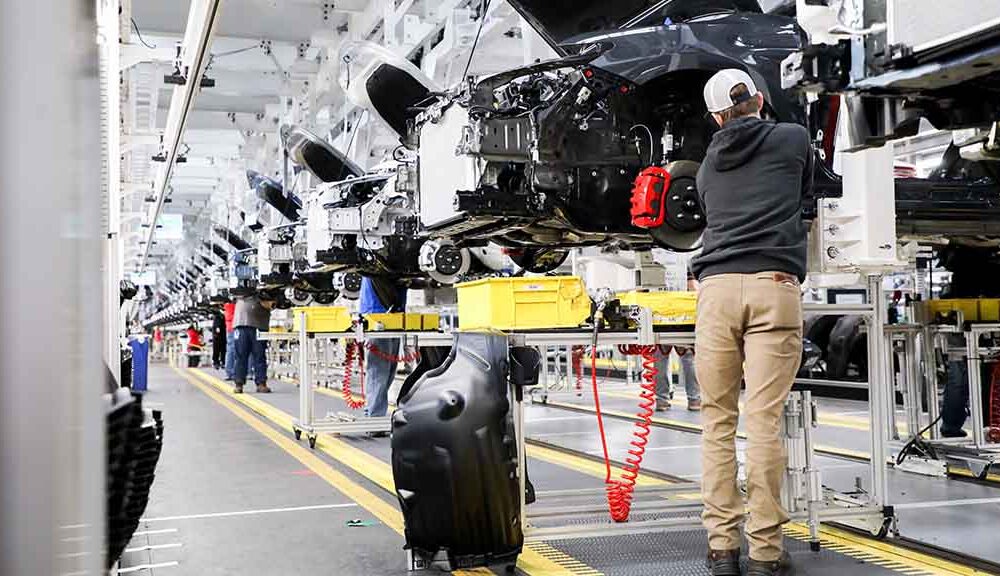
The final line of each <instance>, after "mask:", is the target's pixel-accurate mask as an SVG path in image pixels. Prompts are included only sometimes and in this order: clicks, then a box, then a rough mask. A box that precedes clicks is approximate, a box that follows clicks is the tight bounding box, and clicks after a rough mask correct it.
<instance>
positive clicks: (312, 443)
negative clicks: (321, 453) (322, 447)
mask: <svg viewBox="0 0 1000 576" xmlns="http://www.w3.org/2000/svg"><path fill="white" fill-rule="evenodd" d="M309 447H310V448H312V449H316V437H315V436H310V437H309Z"/></svg>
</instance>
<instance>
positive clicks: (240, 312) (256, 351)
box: [233, 294, 271, 394]
mask: <svg viewBox="0 0 1000 576" xmlns="http://www.w3.org/2000/svg"><path fill="white" fill-rule="evenodd" d="M270 325H271V303H270V302H262V301H261V299H260V297H258V296H257V295H256V294H254V295H253V296H240V297H238V298H237V299H236V312H235V314H234V315H233V339H234V340H235V342H236V345H235V351H236V358H235V361H234V364H233V383H234V386H233V392H234V393H235V394H242V393H243V386H244V385H245V384H246V381H247V373H248V372H249V371H250V368H251V367H253V373H254V380H255V381H256V383H257V392H260V393H268V392H270V391H271V388H269V387H268V385H267V342H265V341H264V340H260V339H258V338H257V334H258V333H259V332H267V331H268V328H269V327H270Z"/></svg>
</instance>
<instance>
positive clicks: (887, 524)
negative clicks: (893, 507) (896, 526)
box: [875, 518, 892, 540]
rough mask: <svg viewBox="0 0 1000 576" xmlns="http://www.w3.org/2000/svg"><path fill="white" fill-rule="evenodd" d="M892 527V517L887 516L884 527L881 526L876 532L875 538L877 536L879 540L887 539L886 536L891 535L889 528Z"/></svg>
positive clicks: (883, 523)
mask: <svg viewBox="0 0 1000 576" xmlns="http://www.w3.org/2000/svg"><path fill="white" fill-rule="evenodd" d="M891 528H892V518H886V519H885V520H884V521H883V522H882V527H881V528H879V529H878V532H877V533H876V534H875V538H877V539H878V540H885V537H886V536H888V535H889V529H891Z"/></svg>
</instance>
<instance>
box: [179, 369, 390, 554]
mask: <svg viewBox="0 0 1000 576" xmlns="http://www.w3.org/2000/svg"><path fill="white" fill-rule="evenodd" d="M174 371H176V372H177V373H178V374H180V375H181V376H182V377H183V378H184V379H185V380H187V381H188V382H189V383H191V384H192V385H193V386H195V387H196V388H198V389H199V390H201V391H202V392H204V393H205V395H207V396H208V397H209V398H211V399H212V400H215V401H216V402H217V403H219V404H221V405H222V406H223V407H225V408H226V409H227V410H229V411H230V412H232V413H233V414H235V415H236V417H238V418H239V419H240V420H242V421H243V422H244V423H246V424H247V425H249V426H250V427H251V428H253V429H254V430H256V431H257V432H259V433H261V434H262V435H264V436H265V437H267V438H268V439H269V440H271V441H272V442H274V443H275V444H277V445H278V447H279V448H281V449H282V450H284V451H285V452H287V453H288V454H289V455H291V456H292V457H293V458H295V459H296V460H298V461H299V462H301V463H302V464H304V465H305V466H306V467H307V468H309V469H310V470H312V471H313V472H315V473H316V475H317V476H319V477H320V478H322V479H323V480H325V481H326V482H327V483H328V484H330V485H331V486H333V487H334V488H336V489H337V490H338V491H340V492H341V493H342V494H344V495H345V496H347V497H348V498H350V499H351V500H354V501H355V502H357V503H358V504H359V505H361V506H362V507H363V508H365V509H366V510H368V511H369V512H371V513H372V514H373V515H374V516H375V517H376V518H378V519H379V520H381V521H382V523H384V524H385V525H386V526H388V527H390V528H392V529H393V530H395V531H396V532H398V533H400V534H402V533H403V517H402V515H401V514H400V512H399V510H397V509H396V508H395V507H394V506H391V505H390V504H388V503H387V502H386V501H385V500H383V499H381V498H379V497H377V496H375V495H374V494H372V493H371V492H369V491H368V490H366V489H364V488H363V487H362V486H361V485H360V484H357V483H356V482H354V481H353V480H351V479H350V478H348V477H347V476H344V475H343V474H341V473H340V472H338V471H336V470H334V469H333V467H331V466H330V465H329V464H327V463H326V462H324V461H323V460H321V459H320V458H319V457H318V456H316V455H315V454H313V453H312V452H310V451H309V450H308V449H306V448H304V447H302V446H301V445H299V444H298V443H296V442H295V441H294V440H291V439H290V438H288V437H287V436H285V435H283V434H281V433H279V432H277V431H276V430H275V429H274V428H272V427H270V426H268V425H267V424H264V423H263V422H261V421H260V420H259V419H257V418H254V417H253V416H251V415H250V414H249V413H247V411H246V410H243V409H241V408H240V407H238V406H237V405H236V404H235V403H234V402H233V400H231V397H230V398H227V397H226V396H225V395H224V394H223V393H220V392H219V391H218V390H216V389H215V388H213V387H211V386H209V385H208V384H206V383H204V382H202V381H200V380H199V379H198V378H194V377H192V376H191V374H192V373H193V374H198V371H187V372H184V371H181V370H178V369H177V368H174Z"/></svg>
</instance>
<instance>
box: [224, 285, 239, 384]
mask: <svg viewBox="0 0 1000 576" xmlns="http://www.w3.org/2000/svg"><path fill="white" fill-rule="evenodd" d="M235 315H236V303H235V302H226V303H225V304H223V305H222V317H223V318H224V319H225V321H226V380H230V381H232V379H233V366H235V365H236V339H235V338H234V337H233V317H234V316H235Z"/></svg>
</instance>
